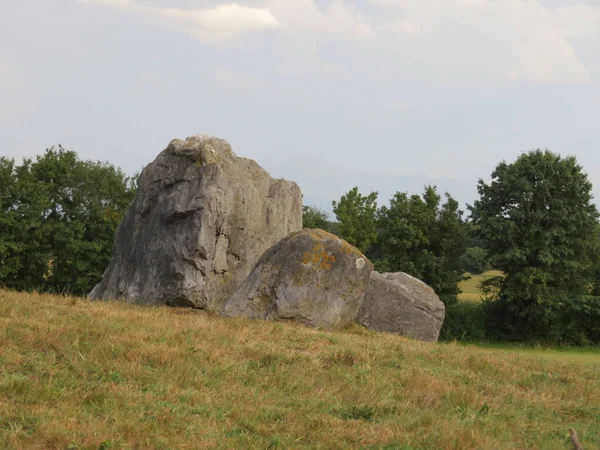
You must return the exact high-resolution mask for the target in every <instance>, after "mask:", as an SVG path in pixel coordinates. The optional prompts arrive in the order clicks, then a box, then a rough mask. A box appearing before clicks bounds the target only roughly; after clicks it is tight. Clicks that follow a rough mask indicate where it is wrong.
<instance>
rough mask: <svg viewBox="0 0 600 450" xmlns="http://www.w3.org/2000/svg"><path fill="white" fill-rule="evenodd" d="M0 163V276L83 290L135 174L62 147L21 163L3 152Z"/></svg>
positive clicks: (106, 249) (104, 252)
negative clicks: (1, 224) (82, 157)
mask: <svg viewBox="0 0 600 450" xmlns="http://www.w3.org/2000/svg"><path fill="white" fill-rule="evenodd" d="M0 167H1V168H2V169H0V173H2V174H3V175H0V177H1V179H0V192H2V193H3V194H0V195H2V199H3V200H2V216H3V218H2V220H3V221H4V222H8V223H9V224H10V226H8V227H2V229H1V231H0V258H3V260H2V262H3V264H2V265H3V266H4V264H5V263H6V264H7V267H9V269H7V270H1V271H0V283H3V284H4V285H6V286H7V287H10V288H15V289H24V290H29V289H42V290H50V291H60V292H62V291H69V292H71V293H75V294H84V293H87V292H88V291H89V290H90V289H91V288H92V287H93V286H94V284H96V283H97V282H98V281H99V280H100V278H101V276H102V272H103V270H104V269H105V268H106V266H107V265H108V262H109V260H110V256H111V253H112V242H113V239H114V234H115V231H116V228H117V226H118V224H119V223H120V221H121V219H122V217H123V215H124V214H125V212H126V210H127V208H128V207H129V205H130V203H131V201H132V200H133V197H134V195H135V180H134V179H132V178H128V177H126V176H125V175H124V174H123V173H122V172H121V170H120V169H117V168H115V167H114V166H112V165H110V164H107V163H100V162H91V161H81V160H79V159H78V157H77V154H76V153H75V152H73V151H67V150H65V149H63V148H62V147H58V148H50V149H48V150H47V151H46V152H45V153H44V155H42V156H38V157H37V158H36V160H35V161H33V160H31V159H26V160H24V161H23V163H22V164H21V165H20V166H15V165H14V162H13V161H10V160H6V159H5V160H3V161H1V162H0ZM6 180H8V181H6ZM7 248H8V250H7Z"/></svg>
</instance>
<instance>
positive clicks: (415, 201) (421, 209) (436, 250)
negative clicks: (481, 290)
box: [375, 186, 468, 305]
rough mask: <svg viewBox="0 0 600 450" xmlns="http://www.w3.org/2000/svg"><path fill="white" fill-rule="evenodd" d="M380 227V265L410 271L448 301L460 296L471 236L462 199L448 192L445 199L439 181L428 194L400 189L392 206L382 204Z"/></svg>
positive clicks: (381, 267)
mask: <svg viewBox="0 0 600 450" xmlns="http://www.w3.org/2000/svg"><path fill="white" fill-rule="evenodd" d="M379 228H380V236H379V242H378V246H377V253H378V254H379V255H380V257H381V260H380V261H376V262H375V265H376V267H377V268H378V269H379V270H388V271H394V272H396V271H402V272H406V273H408V274H410V275H413V276H415V277H417V278H419V279H421V280H423V281H424V282H425V283H427V284H428V285H429V286H431V287H432V288H433V289H434V290H435V291H436V293H437V294H438V295H439V297H440V298H441V299H442V301H444V303H445V304H446V305H452V304H454V303H456V302H457V296H458V294H459V293H460V289H459V287H458V284H459V282H460V281H462V280H463V279H464V275H463V271H462V269H461V267H460V257H461V255H462V254H463V253H464V252H465V248H466V244H467V239H468V236H467V229H466V227H465V224H464V221H463V219H462V211H460V209H459V206H458V202H457V201H456V200H454V199H453V198H452V197H451V196H450V195H449V194H446V201H445V203H443V204H442V203H441V197H440V195H439V194H438V193H437V190H436V188H435V187H433V186H426V187H425V191H424V193H423V195H422V196H419V195H412V196H411V197H409V196H408V194H407V193H404V192H398V193H396V194H395V195H394V197H393V198H392V199H391V201H390V206H389V207H386V206H383V207H381V209H380V211H379Z"/></svg>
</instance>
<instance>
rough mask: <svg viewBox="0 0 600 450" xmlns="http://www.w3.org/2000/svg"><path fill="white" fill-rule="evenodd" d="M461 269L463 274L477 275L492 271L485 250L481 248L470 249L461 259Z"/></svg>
mask: <svg viewBox="0 0 600 450" xmlns="http://www.w3.org/2000/svg"><path fill="white" fill-rule="evenodd" d="M460 267H461V270H462V271H463V272H469V273H472V274H475V275H479V274H482V273H483V272H485V271H487V270H490V265H489V263H488V260H487V253H486V251H485V249H483V248H481V247H468V248H467V250H466V251H465V253H464V254H463V255H462V256H461V257H460Z"/></svg>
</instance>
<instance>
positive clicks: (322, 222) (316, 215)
mask: <svg viewBox="0 0 600 450" xmlns="http://www.w3.org/2000/svg"><path fill="white" fill-rule="evenodd" d="M302 227H303V228H320V229H322V230H327V228H328V227H329V215H328V214H327V213H326V212H325V211H323V210H322V209H319V208H317V207H316V206H310V205H308V206H307V205H304V206H303V207H302Z"/></svg>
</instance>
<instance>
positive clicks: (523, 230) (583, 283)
mask: <svg viewBox="0 0 600 450" xmlns="http://www.w3.org/2000/svg"><path fill="white" fill-rule="evenodd" d="M591 190H592V185H591V183H590V182H589V181H588V178H587V175H586V174H585V173H584V172H583V171H582V168H581V166H579V165H578V164H577V161H576V159H575V158H574V157H566V158H562V157H561V156H560V155H557V154H555V153H552V152H550V151H549V150H541V149H537V150H533V151H530V152H528V153H524V154H522V155H521V156H520V157H519V158H518V159H517V160H516V161H515V162H514V163H512V164H507V163H506V162H501V163H500V164H498V166H497V167H496V168H495V170H494V171H493V172H492V180H491V182H490V183H489V184H488V183H485V182H484V181H483V180H479V184H478V191H479V195H480V199H479V200H478V201H476V202H475V203H474V205H473V206H472V207H471V214H472V218H473V221H474V223H475V224H476V225H478V226H479V227H480V228H479V233H480V235H481V237H482V238H483V240H484V242H485V244H486V246H487V250H488V254H489V255H490V258H491V262H492V264H493V265H494V267H495V268H497V269H499V270H501V271H502V272H503V273H504V276H503V277H496V278H493V279H490V280H487V281H486V286H487V288H488V290H489V292H490V293H492V292H493V293H494V294H493V295H490V300H491V301H492V302H491V303H490V304H489V305H490V311H491V313H490V316H493V317H494V318H495V319H494V320H495V321H496V325H497V326H498V329H499V330H500V331H501V332H502V333H505V334H508V335H510V336H513V337H515V338H519V339H540V338H541V339H555V338H557V334H558V333H560V329H559V328H560V327H558V326H555V324H556V323H557V321H558V320H559V319H560V318H559V316H560V315H561V311H564V308H565V303H568V302H569V301H570V299H574V298H575V297H577V296H580V295H585V294H588V293H589V290H590V287H591V286H592V283H593V276H594V261H593V256H594V255H593V252H594V251H595V249H596V248H597V242H598V235H597V231H596V230H597V219H598V212H597V210H596V207H595V206H594V205H593V204H592V195H591Z"/></svg>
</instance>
